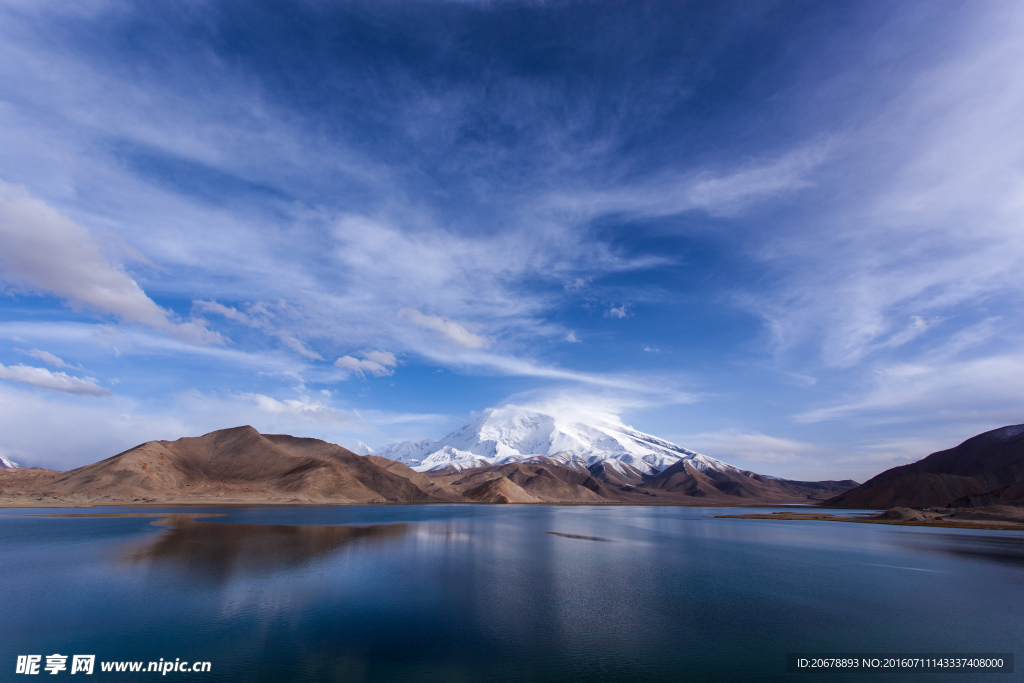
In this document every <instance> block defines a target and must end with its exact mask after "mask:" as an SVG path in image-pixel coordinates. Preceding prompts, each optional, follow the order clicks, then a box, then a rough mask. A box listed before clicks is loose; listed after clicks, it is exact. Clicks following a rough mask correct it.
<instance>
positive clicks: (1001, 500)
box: [825, 425, 1024, 509]
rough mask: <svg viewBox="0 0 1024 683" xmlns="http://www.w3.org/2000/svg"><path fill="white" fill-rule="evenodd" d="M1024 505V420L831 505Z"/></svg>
mask: <svg viewBox="0 0 1024 683" xmlns="http://www.w3.org/2000/svg"><path fill="white" fill-rule="evenodd" d="M1000 504H1002V505H1024V425H1013V426H1009V427H1001V428H1000V429H993V430H992V431H990V432H985V433H984V434H979V435H978V436H975V437H972V438H970V439H968V440H967V441H964V442H963V443H962V444H960V445H959V446H957V447H955V448H950V449H948V450H945V451H939V452H937V453H932V454H931V455H929V456H928V457H926V458H924V459H922V460H918V461H917V462H915V463H911V464H909V465H903V466H901V467H894V468H892V469H890V470H886V471H885V472H882V473H881V474H879V475H878V476H876V477H873V478H871V479H870V480H868V481H866V482H864V483H863V484H861V485H860V486H857V487H856V488H853V489H851V490H849V491H846V492H844V493H841V494H839V495H838V496H836V497H835V498H833V499H831V500H829V501H827V502H826V503H825V505H828V506H832V507H845V508H873V509H878V508H891V507H897V506H899V507H907V508H946V507H977V506H983V505H984V506H988V505H1000Z"/></svg>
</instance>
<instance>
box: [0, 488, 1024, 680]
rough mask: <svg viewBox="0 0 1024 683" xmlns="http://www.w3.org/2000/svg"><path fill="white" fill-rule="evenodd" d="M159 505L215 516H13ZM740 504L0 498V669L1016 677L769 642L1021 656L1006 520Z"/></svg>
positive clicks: (380, 676) (1011, 536)
mask: <svg viewBox="0 0 1024 683" xmlns="http://www.w3.org/2000/svg"><path fill="white" fill-rule="evenodd" d="M163 511H168V512H191V513H194V512H210V513H226V514H227V516H224V517H215V518H208V521H202V520H200V521H192V522H189V521H187V520H186V521H183V522H181V523H180V524H179V525H177V526H171V527H158V526H154V525H153V521H154V520H153V518H74V517H69V518H52V517H34V516H31V515H34V514H55V513H56V514H59V513H70V514H82V513H86V514H90V513H111V512H147V513H148V512H163ZM747 512H754V510H750V509H749V508H748V509H743V510H730V509H724V508H685V507H601V506H592V507H590V506H565V507H561V506H516V505H508V506H473V505H451V506H447V505H432V506H354V507H348V506H343V507H230V508H214V507H188V508H114V507H110V508H88V509H68V510H54V509H39V510H27V509H23V510H3V511H0V515H2V516H0V572H2V574H0V576H2V578H3V582H2V584H0V624H2V626H3V629H2V638H0V657H2V658H0V680H5V681H6V680H32V679H33V678H36V677H29V676H20V675H15V673H14V672H15V662H16V658H17V656H18V655H24V654H39V655H43V656H44V662H43V663H44V664H45V655H49V654H53V653H60V654H65V655H68V654H95V655H96V658H97V661H117V660H144V661H147V662H148V661H157V660H159V659H161V658H163V659H164V660H165V661H173V660H175V658H179V659H182V660H186V661H209V662H210V663H211V673H208V674H200V673H183V672H171V673H168V674H167V675H166V676H161V675H160V674H156V673H140V674H130V673H110V674H103V673H101V672H100V671H98V665H97V671H96V673H95V674H94V675H93V676H90V677H83V678H84V680H112V681H113V680H119V681H128V680H140V681H145V680H158V679H166V680H172V679H173V680H199V679H202V680H240V681H330V680H339V681H364V680H365V681H570V680H573V681H575V680H583V681H632V680H638V681H705V680H707V681H713V680H737V681H820V680H856V681H889V680H894V681H895V680H919V681H925V680H941V681H959V680H985V681H1011V680H1024V676H1022V674H1021V673H1020V672H1021V671H1022V670H1024V666H1022V664H1024V663H1018V664H1017V666H1016V670H1017V672H1018V673H1015V674H918V675H911V674H902V675H895V674H884V673H881V674H850V675H844V674H840V673H830V674H827V675H821V674H804V673H788V672H787V669H786V655H787V653H789V652H879V653H892V652H913V653H953V652H960V653H969V652H1013V653H1016V655H1017V657H1018V658H1020V656H1021V653H1022V652H1024V532H1006V531H977V530H953V529H926V528H920V527H894V526H883V525H871V524H847V523H840V522H799V521H781V520H780V521H764V520H742V519H716V518H715V515H721V514H742V513H747ZM342 525H344V526H342ZM69 663H70V660H69ZM69 670H70V666H69ZM41 675H42V676H45V677H46V680H57V676H51V675H48V674H46V673H45V672H42V674H41ZM58 676H61V677H62V678H61V680H63V677H68V676H70V673H69V671H63V672H61V673H60V674H58ZM79 677H80V676H79V675H78V674H75V675H74V676H73V677H71V680H77V679H78V678H79Z"/></svg>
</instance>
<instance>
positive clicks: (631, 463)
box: [380, 405, 735, 474]
mask: <svg viewBox="0 0 1024 683" xmlns="http://www.w3.org/2000/svg"><path fill="white" fill-rule="evenodd" d="M380 454H381V455H383V456H384V457H386V458H390V459H392V460H398V461H400V462H404V463H405V464H407V465H409V466H410V467H412V468H413V469H416V470H419V471H421V472H425V471H429V470H436V469H443V468H454V469H460V470H461V469H467V468H472V467H483V466H487V465H502V464H505V463H508V462H523V461H529V460H531V459H536V458H540V457H546V458H551V459H553V460H556V461H558V462H559V463H561V464H565V465H572V464H579V465H583V466H586V467H589V466H592V465H595V464H597V463H602V462H607V463H608V464H609V465H610V466H611V467H612V468H613V469H615V470H616V471H624V470H623V467H628V468H630V469H632V470H636V471H639V472H642V473H645V474H647V473H656V472H661V471H662V470H664V469H666V468H668V467H671V466H672V465H674V464H675V463H677V462H679V461H680V460H692V461H693V464H694V466H695V467H697V468H698V469H702V470H703V469H706V468H710V469H717V470H721V471H725V470H726V469H728V470H733V469H735V468H733V467H731V466H729V465H726V464H725V463H722V462H719V461H718V460H715V459H714V458H709V457H707V456H704V455H700V454H699V453H696V452H694V451H691V450H688V449H686V448H683V447H681V446H678V445H676V444H674V443H671V442H669V441H665V440H664V439H659V438H657V437H655V436H651V435H650V434H645V433H643V432H639V431H637V430H635V429H633V428H632V427H629V426H627V425H625V424H623V423H622V422H621V421H618V419H617V418H615V417H614V416H600V417H596V416H586V417H583V416H580V415H573V416H561V417H559V416H555V415H551V414H548V413H544V412H541V411H539V410H534V409H531V408H524V407H521V406H513V405H509V406H505V407H502V408H493V409H491V410H488V411H486V412H484V413H483V414H482V415H480V416H479V417H477V418H476V419H475V420H473V421H472V422H470V423H469V424H467V425H465V426H464V427H460V428H459V429H456V430H455V431H453V432H452V433H450V434H448V435H447V436H445V437H444V438H442V439H440V440H438V441H419V442H412V441H407V442H404V443H400V444H395V445H393V446H389V447H387V448H385V449H383V450H382V451H381V453H380Z"/></svg>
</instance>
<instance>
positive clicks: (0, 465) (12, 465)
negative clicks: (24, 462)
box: [0, 456, 21, 470]
mask: <svg viewBox="0 0 1024 683" xmlns="http://www.w3.org/2000/svg"><path fill="white" fill-rule="evenodd" d="M20 468H21V465H19V464H18V463H16V462H14V461H13V460H9V459H7V458H5V457H3V456H0V469H5V470H17V469H20Z"/></svg>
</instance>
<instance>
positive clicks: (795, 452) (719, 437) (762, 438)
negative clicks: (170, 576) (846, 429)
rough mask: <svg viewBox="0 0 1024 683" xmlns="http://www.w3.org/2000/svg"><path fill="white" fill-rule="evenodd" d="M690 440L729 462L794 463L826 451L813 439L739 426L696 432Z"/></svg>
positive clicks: (694, 445)
mask: <svg viewBox="0 0 1024 683" xmlns="http://www.w3.org/2000/svg"><path fill="white" fill-rule="evenodd" d="M687 443H688V444H690V447H691V448H696V449H697V450H700V451H701V452H703V453H707V454H708V455H712V456H714V457H716V458H721V459H722V460H724V461H726V462H729V463H734V462H745V463H792V462H795V461H801V460H805V459H809V458H810V459H813V458H815V457H817V456H820V455H821V454H822V453H823V451H824V449H823V448H822V447H821V446H817V445H815V444H812V443H805V442H802V441H794V440H792V439H785V438H781V437H776V436H769V435H767V434H761V433H760V432H742V431H737V430H725V431H720V432H709V433H705V434H694V435H693V436H691V437H688V438H687Z"/></svg>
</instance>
